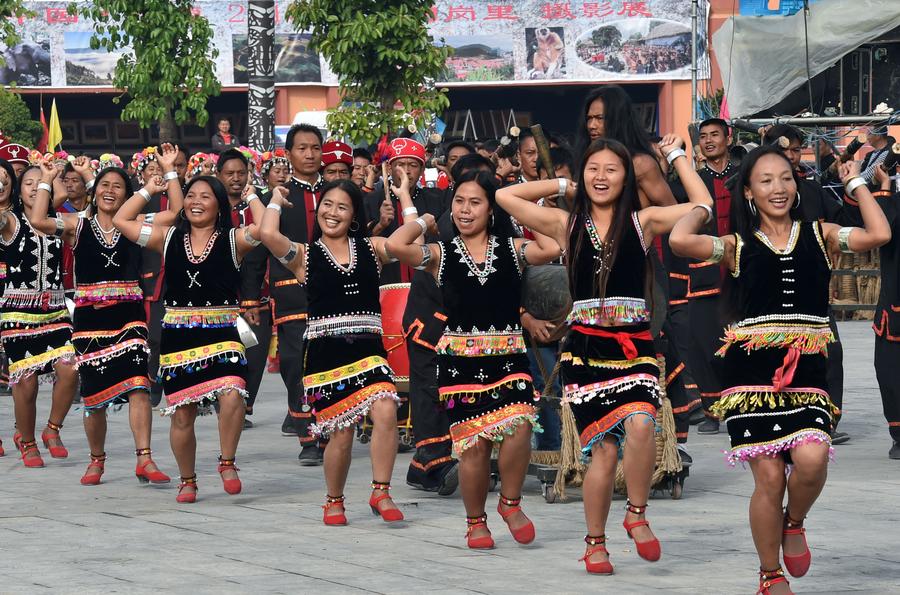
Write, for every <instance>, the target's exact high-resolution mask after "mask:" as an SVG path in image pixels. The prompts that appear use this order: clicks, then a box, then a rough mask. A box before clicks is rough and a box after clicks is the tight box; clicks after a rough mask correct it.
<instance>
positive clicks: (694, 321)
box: [688, 296, 724, 415]
mask: <svg viewBox="0 0 900 595" xmlns="http://www.w3.org/2000/svg"><path fill="white" fill-rule="evenodd" d="M688 326H689V328H690V346H689V348H688V367H690V369H691V374H692V375H693V377H694V380H695V381H696V383H697V387H698V389H699V391H700V400H701V401H702V404H703V411H705V412H707V415H709V408H710V407H712V405H713V404H714V403H715V402H716V401H717V400H719V395H720V394H721V392H722V383H721V381H720V380H719V375H718V371H717V370H716V364H715V355H716V351H717V350H718V349H719V347H720V346H721V345H722V342H721V341H720V340H719V339H721V338H722V334H723V333H722V331H723V329H724V326H723V325H722V322H721V314H720V311H719V297H718V296H709V297H700V298H693V299H691V300H690V302H688Z"/></svg>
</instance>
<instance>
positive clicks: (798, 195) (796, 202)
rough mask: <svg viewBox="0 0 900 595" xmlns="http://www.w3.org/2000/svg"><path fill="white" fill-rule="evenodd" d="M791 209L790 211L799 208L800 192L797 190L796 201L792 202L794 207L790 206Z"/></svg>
mask: <svg viewBox="0 0 900 595" xmlns="http://www.w3.org/2000/svg"><path fill="white" fill-rule="evenodd" d="M791 208H792V209H798V208H800V191H799V190H798V191H797V200H795V201H794V206H792V207H791Z"/></svg>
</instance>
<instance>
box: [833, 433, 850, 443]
mask: <svg viewBox="0 0 900 595" xmlns="http://www.w3.org/2000/svg"><path fill="white" fill-rule="evenodd" d="M848 440H850V434H848V433H847V432H838V431H837V430H835V431H833V432H832V433H831V444H832V445H835V444H843V443H844V442H847V441H848Z"/></svg>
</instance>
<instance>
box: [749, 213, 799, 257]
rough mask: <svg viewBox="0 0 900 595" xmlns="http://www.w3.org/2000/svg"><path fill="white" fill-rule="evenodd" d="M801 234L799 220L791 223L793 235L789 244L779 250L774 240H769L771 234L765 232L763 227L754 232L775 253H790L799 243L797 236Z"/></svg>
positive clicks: (789, 239)
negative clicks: (773, 242)
mask: <svg viewBox="0 0 900 595" xmlns="http://www.w3.org/2000/svg"><path fill="white" fill-rule="evenodd" d="M799 234H800V224H799V222H797V221H794V222H793V223H792V224H791V235H790V236H789V237H788V242H787V246H785V248H784V250H779V249H778V248H776V247H775V246H774V245H773V244H772V241H771V240H769V236H767V235H766V234H765V232H763V231H762V230H761V229H757V230H756V231H754V232H753V235H755V236H756V237H757V238H758V239H759V241H760V242H762V243H763V244H764V245H765V246H766V247H768V248H769V250H771V251H772V252H774V253H775V254H790V253H791V252H793V250H794V245H795V244H796V243H797V236H798V235H799Z"/></svg>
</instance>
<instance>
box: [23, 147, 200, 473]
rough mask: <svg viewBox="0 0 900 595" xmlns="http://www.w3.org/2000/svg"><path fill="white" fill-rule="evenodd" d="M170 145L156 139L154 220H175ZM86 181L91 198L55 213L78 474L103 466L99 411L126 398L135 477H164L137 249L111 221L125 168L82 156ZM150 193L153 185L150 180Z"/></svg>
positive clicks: (122, 192) (41, 203) (50, 228)
mask: <svg viewBox="0 0 900 595" xmlns="http://www.w3.org/2000/svg"><path fill="white" fill-rule="evenodd" d="M177 155H178V147H172V146H171V145H168V144H166V145H163V147H162V151H161V152H160V154H159V164H160V165H161V166H162V168H163V169H164V170H165V171H166V172H171V173H169V174H168V175H169V179H168V184H167V190H168V193H169V208H170V210H169V211H166V212H164V213H158V214H157V215H156V218H157V219H156V220H157V222H159V223H163V221H164V220H165V221H168V222H169V223H171V222H173V221H174V220H175V215H176V214H177V212H178V211H180V210H181V202H182V200H181V187H180V186H179V184H178V177H177V174H174V171H175V158H176V157H177ZM72 165H73V167H74V168H75V171H77V172H78V173H79V174H80V175H81V176H82V177H83V178H84V181H85V184H86V186H87V187H88V188H89V189H90V190H89V192H90V197H91V206H90V207H89V209H88V211H87V212H88V213H90V214H89V215H88V216H87V217H85V216H84V215H83V213H62V214H60V215H59V217H60V218H61V219H62V221H63V233H62V239H63V241H64V242H65V243H66V244H68V245H70V246H72V247H73V251H74V254H75V315H74V320H73V323H74V326H75V332H74V334H73V335H72V341H73V343H74V344H75V351H76V354H77V355H76V358H75V363H76V365H77V366H78V374H79V376H80V378H81V397H82V402H83V404H84V410H85V417H84V430H85V434H87V439H88V445H89V446H90V448H91V462H90V464H89V465H88V468H87V471H86V472H85V474H84V476H83V477H82V478H81V483H82V484H83V485H97V484H99V483H100V478H101V476H102V475H103V472H104V470H105V461H106V451H105V443H106V412H107V409H108V408H109V406H111V405H117V404H123V403H128V417H129V422H130V426H131V431H132V434H133V437H134V446H135V456H136V457H137V465H136V467H135V475H136V476H137V478H138V480H140V481H141V482H148V481H152V482H153V483H167V482H168V481H169V476H168V475H166V474H164V473H162V472H160V471H159V469H158V468H157V467H156V464H155V463H154V462H153V460H152V458H151V454H152V452H151V450H150V431H151V426H152V407H151V405H150V393H149V391H150V379H149V377H148V375H147V353H148V349H149V348H148V346H147V324H146V321H145V313H144V305H143V297H144V296H143V292H142V291H141V287H140V275H141V249H140V247H139V246H138V245H137V244H135V243H134V242H131V241H129V240H127V239H125V238H122V237H121V234H120V233H119V231H118V230H116V228H115V227H114V226H113V224H112V218H113V215H114V214H115V212H116V211H117V210H118V209H119V207H121V206H122V204H123V203H124V202H125V200H126V199H127V198H129V197H130V196H131V195H132V194H133V191H132V188H131V181H130V179H129V176H128V173H127V172H125V170H123V169H120V168H118V167H107V168H105V169H103V170H101V171H100V172H99V173H98V175H97V177H96V178H95V177H94V172H93V170H92V169H91V165H90V162H89V161H88V159H87V157H79V158H78V159H76V160H75V161H73V162H72ZM147 190H148V191H149V192H151V193H154V192H157V191H159V189H158V188H156V187H155V186H154V185H153V183H152V182H151V184H150V185H149V187H147ZM48 199H49V197H47V196H45V193H40V194H39V195H38V197H37V202H36V203H35V207H36V208H35V209H33V210H32V213H31V219H30V221H31V224H32V226H33V227H34V228H35V229H37V230H39V231H41V232H43V233H46V234H51V233H53V232H54V231H55V229H56V222H55V219H53V218H51V217H49V216H48V215H47V200H48Z"/></svg>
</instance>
